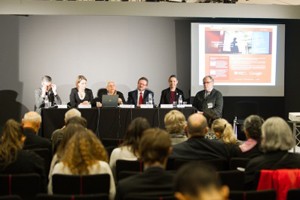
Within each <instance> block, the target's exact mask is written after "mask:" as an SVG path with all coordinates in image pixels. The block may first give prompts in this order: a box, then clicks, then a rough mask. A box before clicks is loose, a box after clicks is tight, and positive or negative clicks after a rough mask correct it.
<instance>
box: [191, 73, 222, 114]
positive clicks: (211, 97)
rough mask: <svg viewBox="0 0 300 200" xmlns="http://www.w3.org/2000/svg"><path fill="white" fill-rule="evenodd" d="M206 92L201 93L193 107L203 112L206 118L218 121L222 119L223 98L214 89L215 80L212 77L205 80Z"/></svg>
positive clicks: (196, 97)
mask: <svg viewBox="0 0 300 200" xmlns="http://www.w3.org/2000/svg"><path fill="white" fill-rule="evenodd" d="M203 87H204V90H201V91H199V92H198V93H197V94H196V96H195V98H194V101H193V106H194V107H195V108H197V110H198V111H199V112H202V113H203V114H204V116H205V117H206V118H208V120H209V119H216V118H220V117H222V110H223V96H222V94H221V92H220V91H218V90H216V89H214V79H213V77H211V76H205V77H204V78H203Z"/></svg>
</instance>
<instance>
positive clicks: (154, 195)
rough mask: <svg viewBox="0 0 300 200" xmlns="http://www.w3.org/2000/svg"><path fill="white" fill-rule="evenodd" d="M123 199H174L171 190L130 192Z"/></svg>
mask: <svg viewBox="0 0 300 200" xmlns="http://www.w3.org/2000/svg"><path fill="white" fill-rule="evenodd" d="M124 200H176V198H175V197H174V194H173V193H171V192H152V193H151V194H149V193H130V194H128V195H126V196H125V198H124Z"/></svg>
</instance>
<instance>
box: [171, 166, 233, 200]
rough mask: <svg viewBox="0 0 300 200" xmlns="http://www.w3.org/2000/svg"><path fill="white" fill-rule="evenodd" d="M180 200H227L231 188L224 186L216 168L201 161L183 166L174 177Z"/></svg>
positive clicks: (176, 194) (176, 195)
mask: <svg viewBox="0 0 300 200" xmlns="http://www.w3.org/2000/svg"><path fill="white" fill-rule="evenodd" d="M174 192H175V197H176V198H177V199H178V200H225V199H227V198H228V195H229V189H228V187H227V186H222V185H221V183H220V180H219V178H218V176H217V173H216V171H215V170H214V168H212V167H210V166H207V165H205V164H202V163H199V162H191V163H188V164H186V165H184V166H183V167H181V168H180V169H179V170H178V172H177V173H176V176H175V179H174Z"/></svg>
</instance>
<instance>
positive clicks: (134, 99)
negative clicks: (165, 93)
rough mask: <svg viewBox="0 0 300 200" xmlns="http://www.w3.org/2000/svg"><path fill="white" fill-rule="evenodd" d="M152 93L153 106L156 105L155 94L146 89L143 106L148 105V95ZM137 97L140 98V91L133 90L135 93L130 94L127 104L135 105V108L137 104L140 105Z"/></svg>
mask: <svg viewBox="0 0 300 200" xmlns="http://www.w3.org/2000/svg"><path fill="white" fill-rule="evenodd" d="M150 93H151V94H152V98H153V104H154V105H155V103H154V93H153V92H152V91H151V90H148V89H146V90H145V91H144V96H143V104H146V102H147V101H148V95H149V94H150ZM137 96H138V90H133V91H130V92H128V99H127V104H134V105H135V106H137V103H138V99H137Z"/></svg>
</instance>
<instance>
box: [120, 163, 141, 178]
mask: <svg viewBox="0 0 300 200" xmlns="http://www.w3.org/2000/svg"><path fill="white" fill-rule="evenodd" d="M121 171H135V172H142V171H144V163H143V162H141V161H138V160H117V161H116V179H117V181H118V180H119V179H120V175H119V174H120V172H121Z"/></svg>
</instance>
